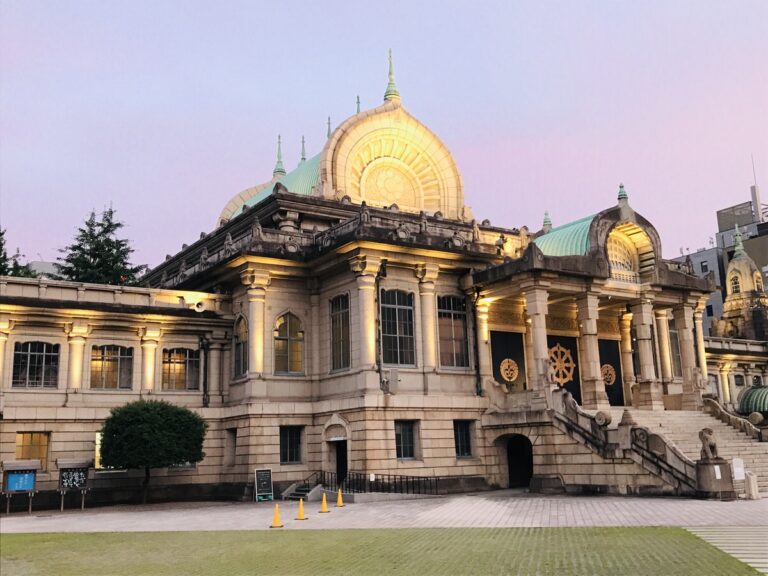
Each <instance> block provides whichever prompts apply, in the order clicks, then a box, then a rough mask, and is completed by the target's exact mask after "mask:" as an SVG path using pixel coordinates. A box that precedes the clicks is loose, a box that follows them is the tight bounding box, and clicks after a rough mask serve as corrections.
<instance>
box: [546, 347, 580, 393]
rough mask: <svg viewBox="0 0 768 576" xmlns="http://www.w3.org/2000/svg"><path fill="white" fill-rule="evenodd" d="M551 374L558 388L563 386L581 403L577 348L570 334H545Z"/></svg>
mask: <svg viewBox="0 0 768 576" xmlns="http://www.w3.org/2000/svg"><path fill="white" fill-rule="evenodd" d="M547 346H548V347H549V361H550V362H551V364H552V375H553V377H554V379H555V382H556V383H557V385H558V386H560V388H565V389H566V390H568V392H570V393H571V395H572V396H573V397H574V399H575V400H576V402H578V403H579V404H581V380H580V376H579V349H578V346H577V343H576V338H573V337H572V336H553V335H551V334H550V335H548V336H547Z"/></svg>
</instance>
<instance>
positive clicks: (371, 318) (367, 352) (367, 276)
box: [349, 256, 378, 370]
mask: <svg viewBox="0 0 768 576" xmlns="http://www.w3.org/2000/svg"><path fill="white" fill-rule="evenodd" d="M349 265H350V267H351V269H352V271H353V272H354V273H355V275H356V280H357V301H358V313H359V321H360V367H361V368H362V369H363V370H372V369H373V368H374V367H375V366H376V363H377V362H378V359H377V358H376V272H377V271H378V262H377V263H376V266H373V268H376V270H371V269H370V267H369V262H368V259H367V258H365V257H361V256H357V257H355V258H353V259H352V260H350V263H349Z"/></svg>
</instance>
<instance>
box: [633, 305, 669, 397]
mask: <svg viewBox="0 0 768 576" xmlns="http://www.w3.org/2000/svg"><path fill="white" fill-rule="evenodd" d="M631 309H632V323H633V324H634V326H635V334H636V335H637V353H638V361H639V363H640V366H639V367H638V368H639V372H640V378H639V379H638V391H637V404H638V405H637V407H638V408H639V409H641V410H664V400H663V391H662V388H661V384H659V382H658V381H657V379H656V369H655V368H654V366H653V339H652V333H651V330H652V326H653V305H652V304H651V302H650V301H649V300H646V299H643V300H642V301H640V302H638V303H637V304H634V305H632V307H631Z"/></svg>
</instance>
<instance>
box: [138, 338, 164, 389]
mask: <svg viewBox="0 0 768 576" xmlns="http://www.w3.org/2000/svg"><path fill="white" fill-rule="evenodd" d="M139 337H140V338H141V390H142V392H152V391H153V390H155V389H156V388H157V382H156V374H155V366H156V364H157V362H156V355H157V346H158V344H159V343H160V326H159V325H157V324H153V325H149V326H145V327H144V328H141V329H139Z"/></svg>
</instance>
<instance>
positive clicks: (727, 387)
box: [717, 362, 731, 406]
mask: <svg viewBox="0 0 768 576" xmlns="http://www.w3.org/2000/svg"><path fill="white" fill-rule="evenodd" d="M717 367H718V369H719V378H718V380H719V382H718V385H719V387H720V390H719V394H720V403H721V404H722V405H723V406H725V405H727V404H730V403H731V383H730V381H729V380H728V368H729V365H728V363H727V362H723V363H722V364H718V365H717Z"/></svg>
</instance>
